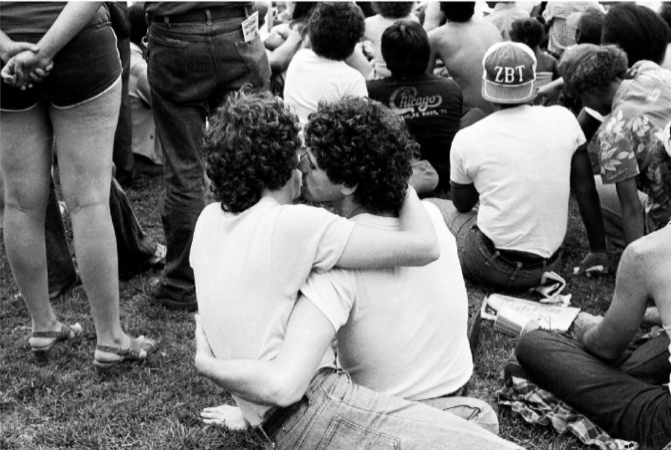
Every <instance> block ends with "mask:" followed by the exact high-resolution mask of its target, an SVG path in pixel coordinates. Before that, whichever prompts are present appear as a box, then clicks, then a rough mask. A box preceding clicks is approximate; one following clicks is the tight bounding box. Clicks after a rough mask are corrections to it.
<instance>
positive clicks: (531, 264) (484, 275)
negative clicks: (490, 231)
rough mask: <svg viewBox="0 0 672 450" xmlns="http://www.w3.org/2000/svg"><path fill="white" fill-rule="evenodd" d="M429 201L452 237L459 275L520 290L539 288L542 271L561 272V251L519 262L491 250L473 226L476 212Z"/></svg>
mask: <svg viewBox="0 0 672 450" xmlns="http://www.w3.org/2000/svg"><path fill="white" fill-rule="evenodd" d="M428 200H429V201H431V202H432V203H434V204H435V205H436V206H437V207H438V208H439V210H440V211H441V214H442V215H443V219H444V221H445V222H446V225H447V226H448V229H449V230H450V232H451V233H452V234H453V236H455V240H456V242H457V255H458V257H459V260H460V266H461V267H462V273H463V274H464V276H465V277H467V278H469V279H470V280H472V281H474V282H476V283H480V284H483V285H486V286H491V287H494V288H498V289H523V288H530V287H536V286H539V285H540V284H541V277H542V275H543V274H544V272H550V271H555V272H558V273H559V272H560V269H561V268H562V250H561V249H560V250H558V251H557V252H556V254H555V255H553V256H552V257H551V258H549V259H541V258H540V259H538V260H529V259H526V258H520V259H518V258H516V257H515V256H510V255H509V254H508V252H504V251H500V250H497V249H496V248H494V245H493V244H492V241H490V240H489V239H488V237H487V236H485V235H484V234H483V233H482V232H481V230H479V229H478V227H477V226H476V219H477V211H476V210H471V211H469V212H467V213H461V212H459V211H458V210H457V208H455V205H453V202H451V201H450V200H444V199H439V198H431V199H428Z"/></svg>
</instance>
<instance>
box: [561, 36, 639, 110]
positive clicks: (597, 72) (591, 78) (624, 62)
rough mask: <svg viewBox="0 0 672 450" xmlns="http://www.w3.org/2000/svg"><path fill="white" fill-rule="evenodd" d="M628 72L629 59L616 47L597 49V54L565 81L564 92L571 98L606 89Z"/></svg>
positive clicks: (607, 46) (585, 61) (583, 63)
mask: <svg viewBox="0 0 672 450" xmlns="http://www.w3.org/2000/svg"><path fill="white" fill-rule="evenodd" d="M627 70H628V57H627V55H626V54H625V52H624V51H623V50H621V49H620V48H618V47H616V46H615V45H606V46H603V47H599V48H598V49H596V51H595V53H594V54H593V55H592V56H590V57H589V58H587V59H586V60H584V61H583V62H582V63H581V64H580V65H579V66H578V67H577V68H576V70H575V71H574V73H573V74H571V75H570V76H569V79H565V87H564V92H565V95H566V96H568V97H570V98H577V97H578V96H579V95H580V94H582V93H584V92H586V91H589V90H590V89H593V88H596V89H598V90H602V89H606V88H607V87H609V85H610V84H611V83H612V82H613V81H614V80H616V79H618V78H623V77H624V76H625V72H626V71H627Z"/></svg>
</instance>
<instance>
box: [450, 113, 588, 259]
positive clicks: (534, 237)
mask: <svg viewBox="0 0 672 450" xmlns="http://www.w3.org/2000/svg"><path fill="white" fill-rule="evenodd" d="M585 141H586V139H585V137H584V135H583V132H582V131H581V127H580V126H579V123H578V122H577V120H576V118H575V117H574V115H573V114H572V113H571V112H570V111H569V110H567V109H565V108H563V107H560V106H551V107H547V108H546V107H542V106H529V105H521V106H518V107H515V108H510V109H504V110H501V111H498V112H496V113H494V114H491V115H490V116H488V117H486V118H485V119H483V120H481V121H479V122H476V123H475V124H474V125H472V126H470V127H468V128H465V129H463V130H461V131H459V132H458V133H457V135H456V136H455V139H454V140H453V146H452V149H451V154H450V161H451V171H450V179H451V180H452V181H454V182H456V183H459V184H472V183H473V184H474V187H475V188H476V190H477V191H478V193H479V194H480V196H479V199H480V206H479V208H478V218H477V224H478V227H479V228H480V229H481V231H482V232H483V233H484V234H485V235H486V236H488V237H489V238H490V239H491V240H492V241H493V243H494V244H495V247H497V248H498V249H501V250H518V251H523V252H528V253H534V254H536V255H539V256H541V257H544V258H548V257H550V256H551V255H552V254H553V253H555V251H556V250H557V249H558V248H559V247H560V245H561V244H562V241H563V240H564V238H565V232H566V231H567V214H568V208H569V181H570V180H569V178H570V172H571V160H572V155H573V154H574V152H575V151H576V149H577V148H578V147H579V146H581V145H582V144H583V143H584V142H585Z"/></svg>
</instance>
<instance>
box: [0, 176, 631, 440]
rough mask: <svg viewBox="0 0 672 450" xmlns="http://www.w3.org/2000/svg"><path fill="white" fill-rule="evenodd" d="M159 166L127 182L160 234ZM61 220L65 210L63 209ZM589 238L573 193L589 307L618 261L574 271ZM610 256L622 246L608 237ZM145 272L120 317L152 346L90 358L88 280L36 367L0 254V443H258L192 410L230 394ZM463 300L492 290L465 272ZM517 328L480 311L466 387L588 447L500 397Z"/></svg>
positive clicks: (511, 424) (578, 292)
mask: <svg viewBox="0 0 672 450" xmlns="http://www.w3.org/2000/svg"><path fill="white" fill-rule="evenodd" d="M162 191H163V187H162V181H161V177H159V176H156V177H143V178H140V179H139V180H138V181H137V182H136V183H135V185H134V186H133V188H132V189H130V190H129V191H128V194H129V197H130V199H131V201H132V203H133V205H134V208H135V211H136V214H137V215H138V218H139V220H140V222H141V224H142V226H143V227H144V229H145V230H146V232H148V233H149V234H150V235H151V236H153V237H155V238H156V239H158V240H160V241H162V240H163V239H162V230H161V222H160V217H159V205H160V198H161V195H162ZM66 222H67V220H66ZM586 250H587V248H586V243H585V233H584V231H583V227H582V225H581V222H580V219H579V216H578V209H577V207H576V204H575V202H574V201H572V204H571V210H570V223H569V230H568V237H567V241H566V252H565V262H564V266H563V272H562V274H563V275H564V276H565V278H566V280H567V282H568V283H567V288H566V292H570V293H572V294H573V297H572V303H573V304H574V305H576V306H579V307H581V308H582V309H583V310H587V311H589V312H593V313H603V312H604V311H606V309H607V307H608V305H609V301H610V298H611V293H612V292H613V287H614V275H613V271H612V273H611V274H610V275H608V276H606V277H602V278H597V279H590V278H586V277H572V276H571V275H570V274H571V270H572V267H574V266H577V265H578V264H579V262H580V260H581V258H582V257H583V255H584V254H585V252H586ZM609 250H610V254H611V255H612V261H611V263H612V267H613V268H615V267H616V264H617V263H618V261H617V257H618V256H620V252H617V251H616V250H615V249H613V248H610V249H609ZM150 276H155V274H151V273H146V274H143V275H139V276H136V277H135V278H133V279H131V280H129V281H127V282H122V283H121V284H120V291H121V320H122V324H123V326H124V328H125V329H126V330H127V331H128V332H129V333H131V334H132V335H139V334H145V335H148V336H150V337H153V338H157V339H158V341H159V350H158V352H157V353H156V354H155V355H154V356H152V357H151V358H150V359H149V360H148V361H146V362H144V363H142V364H136V365H129V366H126V370H122V371H118V372H117V373H114V374H110V375H105V376H100V375H98V374H97V373H96V372H95V371H94V369H93V365H92V364H91V362H92V358H93V352H94V348H95V334H94V330H93V323H92V321H91V318H90V315H89V307H88V302H87V300H86V294H85V293H84V290H83V288H81V287H78V288H76V289H74V290H73V291H71V292H70V293H68V294H67V295H65V296H64V297H62V298H60V299H58V300H56V301H55V302H54V307H55V309H56V312H57V315H58V317H59V318H60V319H61V320H62V321H64V322H66V323H75V322H79V323H81V324H82V326H83V327H84V337H83V338H82V339H81V340H79V341H78V342H75V343H73V344H70V343H68V344H66V345H57V346H55V347H54V349H53V350H52V355H51V362H50V364H49V365H47V366H45V367H37V366H35V365H34V364H33V363H32V361H31V353H30V348H29V346H28V343H27V339H28V337H29V335H30V319H29V316H28V313H27V311H26V308H25V305H24V303H23V301H22V299H21V297H20V295H19V294H18V290H17V288H16V286H15V284H14V281H13V279H12V275H11V272H10V269H9V265H8V263H7V257H6V253H5V251H4V246H3V249H2V252H1V254H0V283H1V285H0V288H1V289H0V294H1V300H0V302H1V303H0V360H1V361H0V417H1V418H2V419H1V420H0V449H56V448H75V449H121V448H133V449H191V448H212V449H238V448H244V449H257V448H260V442H259V441H258V440H257V439H256V437H254V436H253V435H252V434H250V433H246V432H236V433H230V432H228V431H225V430H223V429H221V428H217V427H212V426H204V425H202V424H201V423H200V421H199V418H198V413H199V411H200V410H201V409H202V408H203V407H205V406H211V405H215V404H219V403H222V402H224V401H225V402H227V403H232V400H231V397H230V396H229V395H228V394H227V393H225V392H224V391H223V390H222V389H221V388H219V387H217V386H215V385H213V384H212V383H210V382H209V381H207V380H205V379H203V378H201V377H199V376H198V374H197V373H196V371H195V369H194V368H193V364H192V358H193V339H192V337H193V320H192V315H191V314H187V313H181V312H169V311H167V310H164V309H163V308H161V307H157V306H154V305H151V304H149V303H148V301H147V300H146V299H145V298H144V297H143V296H142V295H141V293H142V283H143V282H144V281H145V280H146V279H147V278H148V277H150ZM467 288H468V291H469V303H470V308H471V309H472V310H473V309H475V308H477V307H478V306H479V305H480V304H481V301H482V299H483V297H484V296H486V295H488V294H490V293H491V292H490V291H488V290H485V289H483V288H481V287H477V286H473V285H471V284H469V283H468V284H467ZM514 345H515V339H513V338H509V337H506V336H504V335H501V334H499V333H496V332H494V330H493V329H492V325H491V323H490V322H486V321H483V325H482V327H481V345H480V348H479V352H478V355H477V356H476V358H475V361H476V371H475V374H474V376H473V378H472V389H471V395H473V396H475V397H479V398H482V399H484V400H486V401H488V402H489V403H490V404H491V405H492V406H493V407H494V408H495V409H496V410H498V412H499V416H500V424H501V435H502V436H503V437H504V438H506V439H509V440H511V441H514V442H517V443H518V444H520V445H522V446H523V447H525V448H528V449H554V450H555V449H558V450H559V449H581V448H586V447H585V446H583V445H582V444H581V443H580V442H579V441H578V440H577V439H574V438H573V437H569V436H558V435H557V434H555V433H554V432H553V431H552V430H550V429H548V428H542V427H537V426H531V425H528V424H526V423H525V422H523V421H522V420H521V419H520V418H519V417H516V416H513V415H512V414H511V412H510V411H508V410H506V409H504V408H499V409H498V407H497V405H496V402H495V395H496V392H497V390H499V389H500V388H501V386H502V383H503V381H502V369H503V363H504V361H505V360H506V358H507V357H508V356H509V355H510V354H511V350H512V349H513V347H514Z"/></svg>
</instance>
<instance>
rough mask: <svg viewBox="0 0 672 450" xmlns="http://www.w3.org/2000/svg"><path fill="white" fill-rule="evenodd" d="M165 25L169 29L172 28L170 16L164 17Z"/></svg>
mask: <svg viewBox="0 0 672 450" xmlns="http://www.w3.org/2000/svg"><path fill="white" fill-rule="evenodd" d="M163 23H165V24H166V25H167V26H168V28H170V18H169V17H168V16H163Z"/></svg>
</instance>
